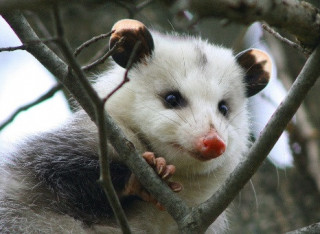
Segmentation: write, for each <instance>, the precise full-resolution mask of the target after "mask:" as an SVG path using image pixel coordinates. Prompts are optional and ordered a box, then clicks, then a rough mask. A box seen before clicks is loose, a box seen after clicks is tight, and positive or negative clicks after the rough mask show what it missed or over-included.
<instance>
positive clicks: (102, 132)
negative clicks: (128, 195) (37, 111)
mask: <svg viewBox="0 0 320 234" xmlns="http://www.w3.org/2000/svg"><path fill="white" fill-rule="evenodd" d="M53 12H54V19H55V23H56V30H57V34H58V38H59V41H58V42H59V43H58V45H59V46H60V48H61V51H62V53H63V54H64V56H65V58H66V59H67V61H68V63H69V64H70V67H71V68H72V69H73V71H74V72H75V73H76V75H77V76H78V78H79V80H80V83H81V85H82V86H83V88H84V90H85V91H86V94H87V95H88V97H89V98H90V100H91V102H92V104H93V105H94V107H95V115H96V121H97V122H96V124H97V127H98V134H99V146H100V147H99V162H100V178H99V182H100V184H101V185H102V187H103V189H104V191H105V193H106V195H107V198H108V200H109V203H110V206H111V208H112V210H113V212H114V215H115V217H116V219H117V221H118V224H119V226H120V228H121V229H122V232H123V233H126V234H129V233H131V231H130V227H129V224H128V221H127V218H126V216H125V213H124V211H123V209H122V207H121V204H120V201H119V198H118V196H117V193H116V191H115V189H114V187H113V184H112V180H111V175H110V165H109V159H108V145H107V134H106V132H107V125H106V121H105V120H106V116H105V115H104V103H103V102H102V101H101V99H100V98H99V96H98V94H97V93H96V91H95V90H94V89H93V87H92V86H91V84H90V83H89V81H88V80H87V78H86V76H85V74H84V73H83V71H82V70H81V67H80V65H79V64H78V63H77V61H76V59H75V57H74V56H73V53H72V52H71V48H70V46H69V45H68V43H67V41H66V40H65V38H64V33H63V27H62V20H61V16H60V11H59V9H58V6H55V7H54V11H53Z"/></svg>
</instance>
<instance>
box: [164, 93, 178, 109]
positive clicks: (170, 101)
mask: <svg viewBox="0 0 320 234" xmlns="http://www.w3.org/2000/svg"><path fill="white" fill-rule="evenodd" d="M166 102H167V103H168V104H169V105H170V106H172V107H176V106H178V105H179V97H177V96H176V95H174V94H169V95H168V96H167V97H166Z"/></svg>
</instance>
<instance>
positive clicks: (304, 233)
mask: <svg viewBox="0 0 320 234" xmlns="http://www.w3.org/2000/svg"><path fill="white" fill-rule="evenodd" d="M318 233H320V223H314V224H311V225H310V226H307V227H303V228H300V229H297V230H294V231H291V232H287V233H286V234H318Z"/></svg>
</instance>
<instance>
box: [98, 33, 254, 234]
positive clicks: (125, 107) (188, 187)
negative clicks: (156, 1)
mask: <svg viewBox="0 0 320 234" xmlns="http://www.w3.org/2000/svg"><path fill="white" fill-rule="evenodd" d="M153 38H154V42H155V50H154V53H153V56H152V57H151V58H148V59H147V61H146V63H140V64H138V65H137V66H135V67H134V68H133V69H132V70H131V71H130V72H129V78H130V82H129V83H127V84H125V86H124V87H122V88H121V89H120V90H119V91H118V92H117V93H116V94H115V95H114V96H113V97H112V98H111V99H110V100H109V101H108V103H107V110H108V112H109V113H110V114H111V115H112V116H113V117H114V118H115V120H116V121H118V123H119V124H120V126H122V127H124V130H127V129H126V127H127V126H130V130H133V133H131V134H130V133H128V135H129V136H131V138H130V140H132V141H133V142H134V143H135V145H136V146H139V142H137V139H136V138H135V135H134V134H135V133H137V132H142V133H143V134H144V135H146V136H147V138H148V140H149V141H150V142H151V144H152V149H153V150H154V151H155V153H156V155H157V156H162V157H165V158H166V160H167V162H168V163H169V164H173V165H175V166H176V168H177V171H176V174H175V176H174V177H173V180H175V181H180V182H181V183H182V184H183V186H184V190H183V191H182V192H180V193H179V195H180V196H181V197H183V198H184V199H185V200H186V202H187V203H188V204H189V205H196V204H199V203H200V202H203V201H205V200H206V199H208V198H209V197H210V196H211V195H212V194H213V193H214V192H215V191H216V190H217V188H218V187H219V186H220V185H221V184H222V183H223V181H224V180H225V178H226V177H227V176H228V175H229V174H230V173H231V172H232V170H233V169H234V168H235V166H236V165H237V164H238V162H239V160H240V158H241V156H242V153H243V152H244V151H245V150H246V149H247V137H248V121H247V108H246V99H245V97H244V85H243V81H242V79H243V78H242V77H243V73H242V71H241V69H240V67H239V65H238V64H236V61H235V58H234V56H233V55H232V52H231V51H230V50H228V49H225V48H221V47H217V46H214V45H211V44H208V43H207V42H205V41H202V40H200V39H198V38H192V37H184V38H181V37H175V36H173V35H160V34H157V33H153ZM195 48H199V49H200V50H203V52H204V53H205V54H206V56H207V59H208V63H207V64H206V65H205V66H203V67H202V66H201V65H199V62H198V60H199V58H197V53H195ZM124 72H125V71H124V69H122V68H120V67H118V66H115V68H114V69H113V70H111V71H109V72H107V73H106V74H105V75H103V76H101V77H100V78H99V80H98V82H97V83H96V85H95V87H96V89H97V90H98V92H99V94H100V95H101V96H102V97H104V96H106V95H107V94H108V93H109V92H110V91H111V90H112V89H113V88H114V87H115V86H116V85H117V84H119V83H120V82H121V81H122V79H123V76H124ZM165 90H179V91H180V92H181V93H182V95H184V96H185V97H187V99H188V105H187V107H185V108H182V109H181V110H176V109H167V108H165V107H164V106H163V104H162V100H161V98H160V97H159V95H160V94H161V93H162V92H163V91H165ZM222 99H224V100H227V102H228V103H229V104H230V109H231V112H230V116H229V117H228V119H226V118H225V117H224V116H223V115H222V114H221V113H219V111H218V102H219V101H221V100H222ZM210 125H213V126H214V127H215V128H216V130H217V131H218V133H219V134H220V136H221V137H222V138H223V140H224V141H225V142H226V144H227V149H226V152H225V153H224V154H223V155H222V156H220V157H218V158H216V159H213V160H210V161H205V162H201V161H199V160H197V159H195V158H193V157H192V156H190V154H189V153H188V151H192V150H193V147H194V144H195V141H196V140H197V139H198V138H199V137H201V136H203V135H205V134H206V133H207V132H208V131H209V129H210ZM171 143H178V144H179V145H181V146H183V148H184V149H185V150H179V149H177V148H175V147H173V146H172V145H171ZM138 150H140V152H141V153H142V152H143V151H145V150H148V149H145V148H144V147H142V148H139V147H138ZM148 210H150V208H149V209H148ZM154 212H155V214H154V215H155V216H157V217H158V216H159V215H160V213H159V212H158V211H154ZM143 216H144V218H145V219H144V218H143V219H141V218H140V217H139V216H135V217H137V223H138V225H140V222H139V220H148V218H149V217H150V216H152V215H151V214H150V213H149V212H143ZM165 216H167V214H166V215H165ZM159 219H161V218H159V217H158V218H157V220H159ZM168 219H170V218H166V219H163V220H164V226H166V228H167V225H166V224H165V223H168ZM161 220H162V219H161ZM146 223H151V226H150V228H151V230H158V228H159V230H161V227H163V226H162V225H158V226H157V227H156V226H155V225H156V224H155V223H154V222H152V221H151V220H150V222H148V221H146ZM219 223H220V224H219V226H225V225H226V223H225V221H221V220H220V222H219ZM168 226H169V225H168ZM215 228H216V229H215V230H216V231H217V230H220V229H221V230H223V229H224V227H215ZM217 232H218V231H217ZM159 233H167V232H164V231H163V232H159ZM211 233H214V230H213V229H212V231H211Z"/></svg>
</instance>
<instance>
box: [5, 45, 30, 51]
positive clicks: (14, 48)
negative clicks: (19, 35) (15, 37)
mask: <svg viewBox="0 0 320 234" xmlns="http://www.w3.org/2000/svg"><path fill="white" fill-rule="evenodd" d="M26 49H27V45H20V46H10V47H3V48H0V52H4V51H8V52H11V51H15V50H26Z"/></svg>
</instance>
